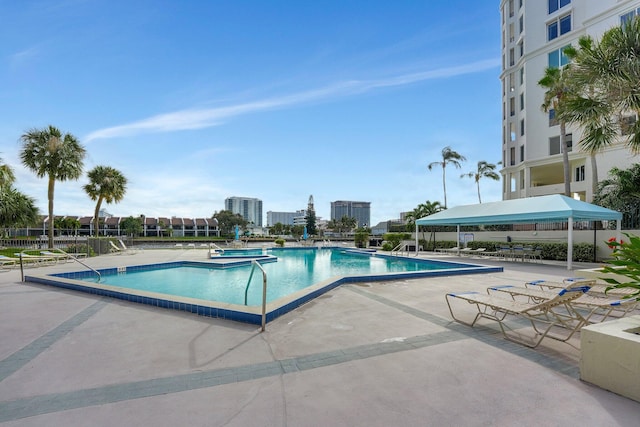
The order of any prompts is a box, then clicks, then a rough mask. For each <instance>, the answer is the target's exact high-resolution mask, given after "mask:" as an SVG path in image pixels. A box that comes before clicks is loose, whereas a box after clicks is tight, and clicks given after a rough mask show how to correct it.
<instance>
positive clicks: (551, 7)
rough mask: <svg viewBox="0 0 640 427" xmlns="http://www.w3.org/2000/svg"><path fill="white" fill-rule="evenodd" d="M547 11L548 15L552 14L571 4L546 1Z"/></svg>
mask: <svg viewBox="0 0 640 427" xmlns="http://www.w3.org/2000/svg"><path fill="white" fill-rule="evenodd" d="M547 4H548V6H549V7H548V11H549V14H552V13H553V12H555V11H556V10H558V9H560V8H563V7H565V6H566V5H568V4H571V0H548V3H547Z"/></svg>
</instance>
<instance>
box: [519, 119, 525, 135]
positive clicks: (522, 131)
mask: <svg viewBox="0 0 640 427" xmlns="http://www.w3.org/2000/svg"><path fill="white" fill-rule="evenodd" d="M520 136H524V119H522V120H520Z"/></svg>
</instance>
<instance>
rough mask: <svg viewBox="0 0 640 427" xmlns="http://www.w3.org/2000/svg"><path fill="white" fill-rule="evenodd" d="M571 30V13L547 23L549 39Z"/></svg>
mask: <svg viewBox="0 0 640 427" xmlns="http://www.w3.org/2000/svg"><path fill="white" fill-rule="evenodd" d="M569 31H571V14H568V15H565V16H563V17H561V18H559V19H556V20H554V21H553V22H551V23H549V24H547V40H549V41H550V40H553V39H555V38H558V37H559V36H561V35H563V34H567V33H568V32H569Z"/></svg>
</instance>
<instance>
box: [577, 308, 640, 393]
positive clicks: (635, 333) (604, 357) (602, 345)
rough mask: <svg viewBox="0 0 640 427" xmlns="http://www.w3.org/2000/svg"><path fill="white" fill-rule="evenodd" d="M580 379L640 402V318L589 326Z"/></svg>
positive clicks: (582, 342) (583, 333) (584, 332)
mask: <svg viewBox="0 0 640 427" xmlns="http://www.w3.org/2000/svg"><path fill="white" fill-rule="evenodd" d="M580 348H581V357H580V378H581V379H582V380H583V381H586V382H589V383H592V384H594V385H597V386H599V387H602V388H604V389H606V390H609V391H612V392H614V393H617V394H619V395H622V396H625V397H628V398H629V399H633V400H635V401H638V402H640V316H628V317H624V318H621V319H617V320H612V321H608V322H602V323H597V324H594V325H589V326H585V327H584V328H582V331H581V332H580Z"/></svg>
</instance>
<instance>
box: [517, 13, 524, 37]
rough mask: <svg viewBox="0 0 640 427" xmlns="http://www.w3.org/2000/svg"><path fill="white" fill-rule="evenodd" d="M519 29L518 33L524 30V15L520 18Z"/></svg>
mask: <svg viewBox="0 0 640 427" xmlns="http://www.w3.org/2000/svg"><path fill="white" fill-rule="evenodd" d="M518 30H519V31H520V32H519V33H518V34H522V32H523V31H524V16H520V19H519V20H518Z"/></svg>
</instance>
